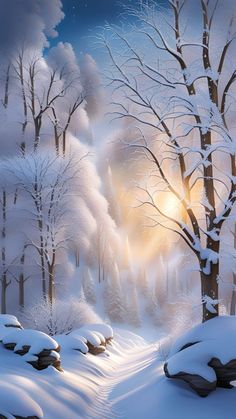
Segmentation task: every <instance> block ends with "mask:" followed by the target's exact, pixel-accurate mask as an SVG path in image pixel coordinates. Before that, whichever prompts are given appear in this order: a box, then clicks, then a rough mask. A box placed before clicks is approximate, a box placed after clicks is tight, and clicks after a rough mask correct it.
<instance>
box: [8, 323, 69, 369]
mask: <svg viewBox="0 0 236 419" xmlns="http://www.w3.org/2000/svg"><path fill="white" fill-rule="evenodd" d="M2 343H3V345H4V346H5V348H6V349H10V350H12V351H14V352H15V353H16V354H18V355H21V356H22V357H23V358H24V360H25V361H26V362H28V363H29V364H31V365H32V366H33V367H34V368H36V369H37V370H42V369H45V368H47V367H49V366H50V365H51V366H53V367H55V368H57V369H58V370H61V368H60V365H61V363H60V355H59V352H60V347H59V345H58V343H57V342H56V341H55V340H54V339H52V338H51V337H50V336H48V335H46V334H45V333H43V332H39V331H37V330H22V329H16V330H15V331H13V332H11V333H8V334H7V335H5V336H4V337H3V339H2Z"/></svg>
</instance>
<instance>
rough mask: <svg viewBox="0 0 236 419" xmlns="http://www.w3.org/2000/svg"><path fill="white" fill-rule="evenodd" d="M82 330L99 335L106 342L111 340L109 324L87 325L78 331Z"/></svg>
mask: <svg viewBox="0 0 236 419" xmlns="http://www.w3.org/2000/svg"><path fill="white" fill-rule="evenodd" d="M84 328H86V330H90V331H93V332H98V333H100V334H101V335H102V336H104V338H105V339H106V340H108V339H113V330H112V327H111V326H109V324H89V325H86V326H84V327H81V328H80V330H83V329H84Z"/></svg>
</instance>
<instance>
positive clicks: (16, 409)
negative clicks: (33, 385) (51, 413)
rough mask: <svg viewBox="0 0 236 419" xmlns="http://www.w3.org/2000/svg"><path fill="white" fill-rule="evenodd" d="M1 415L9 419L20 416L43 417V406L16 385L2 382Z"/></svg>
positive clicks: (0, 387) (0, 386) (0, 388)
mask: <svg viewBox="0 0 236 419" xmlns="http://www.w3.org/2000/svg"><path fill="white" fill-rule="evenodd" d="M0 395H1V404H0V415H3V416H5V417H7V418H8V419H14V418H15V416H17V417H19V416H21V417H29V416H30V417H37V418H39V419H41V418H43V411H42V409H41V407H40V406H39V405H38V404H37V403H36V402H35V401H34V400H33V399H32V398H31V397H29V396H28V394H27V393H26V392H25V391H23V390H21V389H19V388H17V387H16V386H14V385H12V384H9V383H5V382H4V384H2V383H0Z"/></svg>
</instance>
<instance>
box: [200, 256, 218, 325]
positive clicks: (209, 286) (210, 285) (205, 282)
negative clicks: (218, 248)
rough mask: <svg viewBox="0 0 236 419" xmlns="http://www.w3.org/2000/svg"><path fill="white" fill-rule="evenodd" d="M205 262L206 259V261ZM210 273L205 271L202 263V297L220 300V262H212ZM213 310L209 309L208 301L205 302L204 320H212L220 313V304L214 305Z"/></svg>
mask: <svg viewBox="0 0 236 419" xmlns="http://www.w3.org/2000/svg"><path fill="white" fill-rule="evenodd" d="M204 263H205V261H204ZM210 265H211V266H210V268H211V269H210V274H209V275H206V274H205V273H204V272H203V268H204V266H203V264H201V292H202V298H204V297H210V298H211V299H212V300H218V277H219V262H218V263H215V264H212V263H211V264H210ZM212 308H213V310H212V311H215V312H212V311H211V310H209V307H207V304H206V303H203V313H202V322H205V321H207V320H210V319H212V318H214V317H216V316H218V315H219V304H216V305H214V306H213V307H212Z"/></svg>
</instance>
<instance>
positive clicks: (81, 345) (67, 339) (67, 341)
mask: <svg viewBox="0 0 236 419" xmlns="http://www.w3.org/2000/svg"><path fill="white" fill-rule="evenodd" d="M60 340H61V342H60ZM59 342H60V343H61V346H62V347H63V349H73V350H75V351H79V352H82V354H87V353H88V351H89V348H88V346H87V344H86V343H87V340H86V339H85V338H84V337H83V336H80V335H71V334H70V335H67V336H63V335H61V336H60V337H59Z"/></svg>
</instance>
